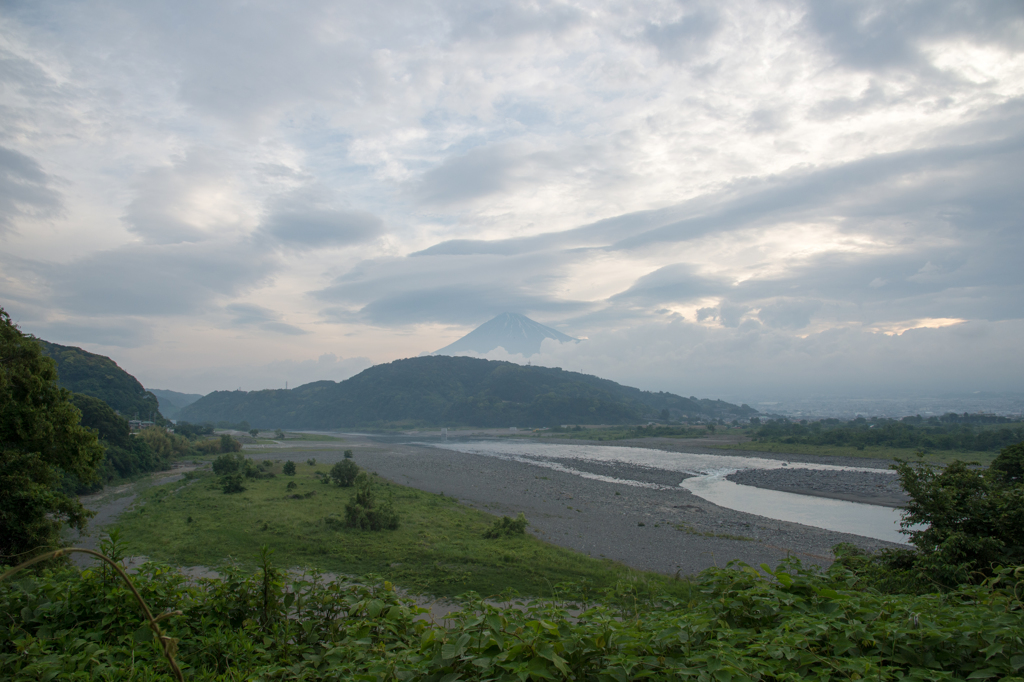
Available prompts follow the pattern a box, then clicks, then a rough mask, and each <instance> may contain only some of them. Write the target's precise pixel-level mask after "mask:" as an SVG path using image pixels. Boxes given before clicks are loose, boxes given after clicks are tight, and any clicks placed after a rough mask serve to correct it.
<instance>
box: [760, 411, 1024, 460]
mask: <svg viewBox="0 0 1024 682" xmlns="http://www.w3.org/2000/svg"><path fill="white" fill-rule="evenodd" d="M753 435H754V439H755V440H756V441H759V442H762V443H783V444H789V445H794V444H797V445H831V446H849V445H852V446H854V447H859V448H861V449H863V448H865V447H879V446H883V447H891V448H913V449H920V450H924V451H925V452H928V451H931V450H958V451H986V450H987V451H996V450H999V449H1001V448H1004V447H1006V446H1008V445H1012V444H1014V443H1017V442H1019V441H1020V440H1021V439H1022V438H1024V424H1022V423H1021V422H1012V421H1011V420H1010V419H1008V418H1006V417H997V416H993V415H971V414H963V415H959V414H955V413H949V414H946V415H943V416H942V417H929V418H927V419H925V418H923V417H919V416H916V417H904V418H903V419H879V418H874V419H865V418H864V417H858V418H857V419H854V420H851V421H848V422H842V421H839V420H838V419H824V420H821V421H816V422H810V423H796V422H792V421H790V420H788V419H778V420H773V421H768V422H766V423H764V424H763V425H761V426H760V427H759V428H757V430H756V431H754V433H753Z"/></svg>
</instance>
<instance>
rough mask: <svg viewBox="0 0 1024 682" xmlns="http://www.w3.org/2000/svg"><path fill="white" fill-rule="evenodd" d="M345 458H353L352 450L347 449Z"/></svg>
mask: <svg viewBox="0 0 1024 682" xmlns="http://www.w3.org/2000/svg"><path fill="white" fill-rule="evenodd" d="M345 459H352V451H351V450H346V451H345Z"/></svg>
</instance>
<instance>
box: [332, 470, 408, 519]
mask: <svg viewBox="0 0 1024 682" xmlns="http://www.w3.org/2000/svg"><path fill="white" fill-rule="evenodd" d="M355 487H356V490H355V495H353V496H352V499H351V500H349V502H348V503H347V504H346V505H345V525H346V526H348V527H349V528H360V529H362V530H398V521H399V519H398V512H397V511H396V510H395V506H394V504H393V503H392V500H391V497H390V496H389V497H388V499H386V500H385V501H384V503H383V504H381V505H380V506H377V498H376V494H375V492H374V490H373V487H374V486H373V481H372V480H370V477H369V475H367V473H366V472H365V471H360V472H359V474H358V475H357V476H356V478H355Z"/></svg>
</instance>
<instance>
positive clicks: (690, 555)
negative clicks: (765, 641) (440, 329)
mask: <svg viewBox="0 0 1024 682" xmlns="http://www.w3.org/2000/svg"><path fill="white" fill-rule="evenodd" d="M560 442H561V443H563V444H564V443H565V441H564V440H563V441H560ZM640 442H641V443H642V441H640ZM620 443H621V444H622V445H628V444H630V442H628V441H620V442H616V443H588V444H594V445H615V446H618V445H620ZM679 445H680V444H678V443H677V447H678V446H679ZM633 446H634V447H635V444H634V445H633ZM343 449H352V450H353V451H354V452H355V458H356V461H357V462H358V463H359V465H360V466H362V467H364V468H366V469H368V470H370V471H373V472H376V473H378V474H379V475H380V476H383V477H385V478H387V479H389V480H392V481H394V482H396V483H399V484H401V485H407V486H410V487H414V488H417V489H420V490H425V491H427V492H432V493H443V494H445V495H448V496H452V497H455V498H456V499H458V500H459V501H460V502H462V503H463V504H466V505H468V506H470V507H474V508H477V509H481V510H484V511H488V512H490V513H493V514H498V515H508V516H515V515H516V514H518V513H519V512H523V513H524V514H525V515H526V517H527V519H528V520H529V522H530V526H529V528H528V532H530V533H533V534H534V535H536V536H537V537H539V538H542V539H544V540H547V541H548V542H551V543H553V544H556V545H559V546H562V547H567V548H569V549H573V550H576V551H579V552H583V553H585V554H588V555H590V556H593V557H596V558H608V559H612V560H615V561H619V562H622V563H624V564H626V565H627V566H630V567H632V568H636V569H640V570H650V571H656V572H659V573H664V574H668V575H672V574H675V573H677V572H678V573H679V574H681V575H690V574H694V573H698V572H700V571H701V570H704V569H705V568H708V567H712V566H724V565H725V564H726V563H727V562H729V561H731V560H739V561H743V562H745V563H748V564H750V565H755V566H756V565H758V564H760V563H768V564H771V565H774V564H776V563H778V562H779V561H780V560H782V559H783V558H785V557H786V556H788V555H796V556H798V557H800V558H801V559H802V560H804V561H806V562H809V563H816V564H819V565H828V564H829V563H831V561H832V553H831V550H832V547H833V546H835V545H836V544H839V543H841V542H849V543H852V544H855V545H858V546H860V547H863V548H864V549H867V550H877V549H881V548H883V547H895V546H897V545H893V544H892V543H887V542H883V541H880V540H873V539H870V538H864V537H861V536H857V535H850V534H846V533H837V532H833V531H828V530H823V529H819V528H812V527H810V526H804V525H801V524H796V523H787V522H785V521H776V520H773V519H768V518H765V517H763V516H757V515H753V514H746V513H743V512H737V511H732V510H729V509H725V508H723V507H719V506H717V505H715V504H712V503H710V502H707V501H705V500H703V499H701V498H699V497H697V496H695V495H693V494H692V493H690V492H689V491H687V490H684V489H682V488H679V483H680V481H681V480H682V478H684V477H685V475H681V474H679V473H677V472H667V471H663V470H660V469H656V468H649V467H642V466H636V465H629V464H622V463H615V462H601V463H594V462H591V463H584V462H574V463H573V466H574V467H577V468H580V467H582V468H586V469H587V470H589V471H591V472H592V473H595V474H597V475H601V476H608V477H609V478H616V479H622V480H628V481H635V482H636V483H640V484H652V485H651V487H643V486H641V485H623V484H620V483H611V482H606V481H601V480H594V479H590V478H583V477H580V476H578V475H575V474H572V473H567V472H563V471H557V470H552V469H550V468H546V467H542V466H538V465H536V464H530V463H526V462H516V461H509V460H505V459H498V458H494V457H485V456H481V455H474V454H467V453H461V452H454V451H451V450H443V449H439V448H433V447H423V446H416V445H410V444H403V443H384V442H381V440H380V439H375V438H372V437H364V436H353V435H346V441H345V442H344V444H342V445H338V446H336V447H335V448H333V449H321V450H318V451H317V452H313V451H312V449H309V448H303V450H302V451H301V452H295V451H292V452H289V451H287V450H284V449H282V450H278V451H276V452H268V451H253V452H252V453H247V454H250V456H252V457H254V458H260V457H267V458H281V459H292V460H294V461H296V462H299V461H304V460H305V458H307V457H310V456H315V457H316V458H317V461H318V462H324V463H332V462H334V461H340V459H341V458H342V457H343V455H342V452H343ZM655 449H662V448H655ZM701 450H702V449H701V448H697V451H701ZM703 451H704V452H706V450H703ZM716 454H717V453H716ZM738 454H741V455H743V456H747V457H750V456H753V455H752V454H751V453H749V452H742V451H740V452H739V453H738ZM826 463H836V464H843V463H842V462H834V461H832V460H829V461H828V462H826ZM852 465H853V466H866V465H865V462H864V460H857V461H856V462H855V463H852ZM886 465H887V463H882V462H879V463H878V467H879V468H882V467H884V466H886Z"/></svg>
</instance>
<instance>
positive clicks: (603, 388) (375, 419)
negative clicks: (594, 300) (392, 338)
mask: <svg viewBox="0 0 1024 682" xmlns="http://www.w3.org/2000/svg"><path fill="white" fill-rule="evenodd" d="M663 410H668V414H669V415H670V416H671V417H673V418H675V419H680V418H691V419H693V418H699V417H702V416H703V417H713V418H716V419H717V418H722V419H734V418H737V417H749V416H750V415H754V414H757V411H756V410H754V409H752V408H750V407H747V406H746V405H743V406H736V405H732V404H730V403H726V402H722V401H720V400H697V399H695V398H683V397H682V396H678V395H673V394H671V393H651V392H648V391H641V390H639V389H636V388H630V387H629V386H622V385H621V384H617V383H615V382H614V381H609V380H607V379H600V378H598V377H595V376H589V375H586V374H579V373H577V372H566V371H563V370H561V369H558V368H550V367H531V366H525V367H524V366H522V365H516V364H513V363H510V362H496V361H493V360H480V359H477V358H468V357H450V356H426V357H419V358H409V359H406V360H396V361H395V362H392V363H388V364H384V365H377V366H375V367H371V368H370V369H367V370H365V371H363V372H361V373H359V374H357V375H356V376H354V377H352V378H350V379H346V380H345V381H342V382H340V383H335V382H333V381H318V382H314V383H311V384H306V385H304V386H299V387H298V388H294V389H292V390H283V389H276V390H265V391H252V392H246V391H215V392H213V393H210V394H209V395H207V396H205V397H204V398H201V399H200V400H197V401H196V402H195V403H193V404H191V405H189V406H187V407H185V408H183V409H182V410H181V412H179V413H178V419H180V420H184V421H189V422H213V423H217V422H230V423H239V422H242V421H247V422H249V423H250V424H252V425H253V426H258V427H266V428H288V429H331V428H348V427H357V426H384V425H388V424H406V425H430V426H484V427H505V426H554V425H559V424H628V423H636V422H638V421H643V420H646V419H649V418H658V417H659V416H663Z"/></svg>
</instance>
